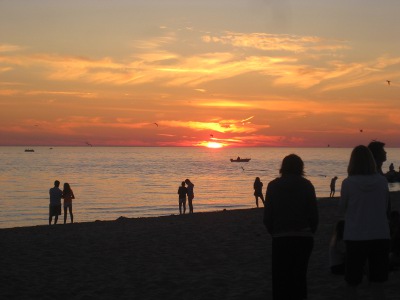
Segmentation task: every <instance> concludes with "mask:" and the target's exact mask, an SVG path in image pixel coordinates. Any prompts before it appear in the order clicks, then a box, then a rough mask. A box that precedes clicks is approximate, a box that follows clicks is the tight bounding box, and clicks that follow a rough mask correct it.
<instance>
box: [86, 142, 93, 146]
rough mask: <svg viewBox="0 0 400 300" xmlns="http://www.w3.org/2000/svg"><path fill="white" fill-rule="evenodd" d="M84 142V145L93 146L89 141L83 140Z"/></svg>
mask: <svg viewBox="0 0 400 300" xmlns="http://www.w3.org/2000/svg"><path fill="white" fill-rule="evenodd" d="M85 143H86V145H88V146H90V147H93V145H92V144H91V143H89V142H85Z"/></svg>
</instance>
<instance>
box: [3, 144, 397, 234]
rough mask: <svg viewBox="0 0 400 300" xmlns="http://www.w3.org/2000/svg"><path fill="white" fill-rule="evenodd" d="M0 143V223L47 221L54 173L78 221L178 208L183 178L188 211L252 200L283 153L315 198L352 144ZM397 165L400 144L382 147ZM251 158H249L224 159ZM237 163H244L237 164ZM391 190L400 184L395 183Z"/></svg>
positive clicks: (343, 164)
mask: <svg viewBox="0 0 400 300" xmlns="http://www.w3.org/2000/svg"><path fill="white" fill-rule="evenodd" d="M24 149H25V148H22V147H0V159H1V160H0V190H1V196H0V228H7V227H17V226H31V225H43V224H47V223H48V202H49V200H48V190H49V188H51V187H52V185H53V182H54V180H55V179H58V180H60V182H61V184H63V183H64V182H69V183H70V185H71V187H72V189H73V191H74V193H75V197H76V199H75V200H74V202H73V203H74V219H75V221H76V222H86V221H95V220H115V219H117V218H118V217H120V216H124V217H129V218H132V217H148V216H162V215H170V214H176V213H177V212H178V195H177V190H178V187H179V185H180V183H181V181H182V180H184V179H186V178H189V179H191V180H192V182H193V183H194V185H195V188H194V191H195V199H194V211H195V212H200V211H216V210H222V209H238V208H251V207H254V206H255V200H254V196H253V182H254V179H255V177H256V176H259V177H260V178H261V181H263V182H264V192H265V188H266V186H267V184H268V182H269V181H270V180H272V179H274V178H276V177H277V176H278V175H279V168H280V164H281V161H282V159H283V157H284V156H285V155H288V154H290V153H296V154H298V155H299V156H301V157H302V158H303V160H304V162H305V170H306V175H307V178H308V179H310V180H311V181H312V183H313V184H314V186H315V188H316V192H317V196H318V197H326V196H328V195H329V191H330V190H329V183H330V179H331V178H332V177H333V176H335V175H336V176H338V177H339V180H338V181H337V195H339V194H340V193H339V192H340V184H341V181H342V180H343V179H344V178H345V177H346V168H347V163H348V159H349V156H350V152H351V149H343V148H340V149H335V148H300V149H298V148H297V149H292V148H234V149H208V148H139V147H54V148H53V149H50V148H48V147H35V152H33V153H25V152H24ZM386 150H387V152H388V161H387V162H386V164H385V165H384V170H387V169H388V165H389V164H390V163H391V162H393V163H394V165H395V167H396V170H398V166H399V165H400V149H386ZM237 156H240V157H242V158H245V157H249V158H251V161H250V162H248V163H231V162H230V161H229V159H230V158H236V157H237ZM242 167H243V168H242ZM390 188H391V190H400V185H399V184H394V185H391V187H390Z"/></svg>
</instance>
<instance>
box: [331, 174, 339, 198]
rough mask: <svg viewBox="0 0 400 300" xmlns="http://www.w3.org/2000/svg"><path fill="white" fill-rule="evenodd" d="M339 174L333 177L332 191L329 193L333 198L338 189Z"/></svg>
mask: <svg viewBox="0 0 400 300" xmlns="http://www.w3.org/2000/svg"><path fill="white" fill-rule="evenodd" d="M337 179H338V178H337V176H335V177H333V178H332V179H331V193H330V195H329V197H330V198H333V197H334V196H335V191H336V180H337Z"/></svg>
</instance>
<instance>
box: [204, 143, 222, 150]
mask: <svg viewBox="0 0 400 300" xmlns="http://www.w3.org/2000/svg"><path fill="white" fill-rule="evenodd" d="M223 146H224V145H223V144H221V143H217V142H208V143H207V144H206V147H208V148H214V149H217V148H222V147H223Z"/></svg>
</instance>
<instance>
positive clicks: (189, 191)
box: [185, 179, 194, 214]
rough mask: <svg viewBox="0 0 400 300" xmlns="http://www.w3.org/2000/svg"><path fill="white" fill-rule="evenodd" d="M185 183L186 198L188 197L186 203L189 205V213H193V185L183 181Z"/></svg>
mask: <svg viewBox="0 0 400 300" xmlns="http://www.w3.org/2000/svg"><path fill="white" fill-rule="evenodd" d="M185 183H186V185H187V196H188V203H189V213H190V214H192V213H193V198H194V191H193V188H194V184H193V183H192V182H191V181H190V180H189V179H185Z"/></svg>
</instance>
